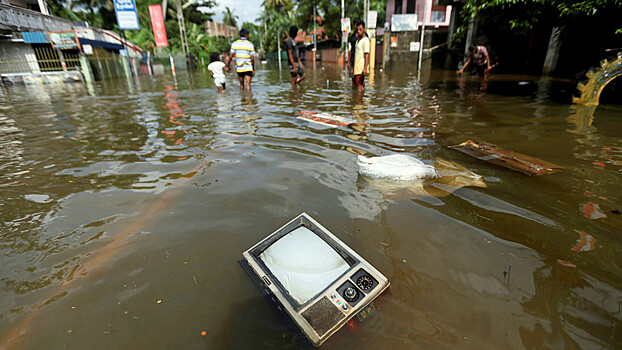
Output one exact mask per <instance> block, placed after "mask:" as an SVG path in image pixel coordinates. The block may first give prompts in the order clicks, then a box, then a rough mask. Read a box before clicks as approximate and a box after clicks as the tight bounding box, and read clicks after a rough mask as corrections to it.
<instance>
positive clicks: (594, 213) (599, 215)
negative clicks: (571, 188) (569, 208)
mask: <svg viewBox="0 0 622 350" xmlns="http://www.w3.org/2000/svg"><path fill="white" fill-rule="evenodd" d="M579 209H580V210H581V212H582V213H583V216H585V217H586V218H588V219H592V220H596V219H604V218H606V217H607V215H606V214H605V213H604V212H603V211H602V210H600V207H599V206H598V204H596V203H594V202H586V203H581V204H580V205H579Z"/></svg>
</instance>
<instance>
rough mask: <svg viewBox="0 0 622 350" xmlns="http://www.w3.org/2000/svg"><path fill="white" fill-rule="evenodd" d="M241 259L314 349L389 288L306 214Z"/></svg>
mask: <svg viewBox="0 0 622 350" xmlns="http://www.w3.org/2000/svg"><path fill="white" fill-rule="evenodd" d="M243 256H244V260H243V261H242V262H243V263H244V262H245V263H246V264H247V266H248V269H247V272H249V276H251V278H253V279H255V280H256V281H259V283H258V284H259V285H260V287H261V288H262V289H263V290H264V292H265V293H267V294H268V295H270V296H271V299H272V301H274V302H276V304H277V307H278V308H279V309H284V310H285V311H286V312H287V314H288V315H289V317H291V319H293V321H294V322H295V323H296V325H297V326H298V327H299V328H300V329H301V330H302V332H303V333H304V334H305V336H306V337H307V338H308V339H309V340H310V341H311V343H313V345H315V346H320V345H321V344H322V343H323V342H325V341H326V340H327V339H328V338H329V337H330V336H331V335H333V334H334V333H335V332H337V331H338V330H339V329H340V328H341V327H342V326H343V325H344V324H346V322H348V320H350V319H351V318H352V317H354V316H355V315H357V314H358V313H359V312H360V311H362V310H364V309H365V308H366V307H367V306H368V305H370V303H371V302H372V301H373V300H374V299H376V297H378V296H379V295H380V294H381V293H382V292H383V291H384V290H385V289H387V287H389V280H388V279H387V278H386V277H385V276H384V275H382V274H381V273H380V272H379V271H378V270H376V269H375V268H374V267H373V266H371V265H370V264H369V263H368V262H367V261H365V260H364V259H363V258H362V257H360V256H359V255H358V254H356V252H354V251H353V250H352V249H350V248H349V247H348V246H346V245H345V244H344V243H343V242H341V241H340V240H339V239H338V238H337V237H335V236H334V235H333V234H332V233H330V232H329V231H328V230H327V229H326V228H324V227H323V226H322V225H320V224H319V223H318V222H317V221H315V220H313V219H312V218H311V217H310V216H309V215H307V214H306V213H302V214H301V215H299V216H298V217H296V218H295V219H293V220H292V221H290V222H289V223H287V224H285V226H283V227H281V228H280V229H278V230H276V231H275V232H273V233H272V234H270V235H269V236H268V237H266V238H264V239H263V240H262V241H261V242H259V243H257V244H256V245H254V246H253V247H252V248H250V249H249V250H247V251H245V252H244V253H243ZM255 275H256V276H255ZM255 277H256V278H255Z"/></svg>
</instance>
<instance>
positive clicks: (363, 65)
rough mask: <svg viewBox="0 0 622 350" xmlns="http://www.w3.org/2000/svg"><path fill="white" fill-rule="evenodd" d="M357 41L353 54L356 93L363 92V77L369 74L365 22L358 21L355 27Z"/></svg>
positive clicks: (367, 39)
mask: <svg viewBox="0 0 622 350" xmlns="http://www.w3.org/2000/svg"><path fill="white" fill-rule="evenodd" d="M356 32H357V35H358V40H357V42H356V50H355V52H354V68H353V69H352V74H353V75H354V85H355V86H356V89H357V90H358V91H363V90H365V76H366V75H367V74H369V46H370V44H369V38H368V37H367V34H366V33H365V22H363V21H360V22H359V23H357V25H356Z"/></svg>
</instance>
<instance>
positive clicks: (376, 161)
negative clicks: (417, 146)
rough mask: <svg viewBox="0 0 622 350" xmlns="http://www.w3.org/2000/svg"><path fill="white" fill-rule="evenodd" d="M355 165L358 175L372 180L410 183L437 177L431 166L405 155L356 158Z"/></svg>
mask: <svg viewBox="0 0 622 350" xmlns="http://www.w3.org/2000/svg"><path fill="white" fill-rule="evenodd" d="M357 164H358V166H359V173H360V174H361V175H364V176H367V177H369V178H372V179H387V180H395V181H410V180H417V179H434V178H437V177H439V175H438V173H437V172H436V169H434V167H433V166H431V165H426V164H424V163H423V162H422V161H420V160H419V159H417V158H415V157H411V156H408V155H405V154H393V155H390V156H384V157H371V158H367V157H365V156H358V160H357Z"/></svg>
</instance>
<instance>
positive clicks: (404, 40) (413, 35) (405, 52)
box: [386, 31, 432, 65]
mask: <svg viewBox="0 0 622 350" xmlns="http://www.w3.org/2000/svg"><path fill="white" fill-rule="evenodd" d="M420 36H421V33H420V32H419V31H412V32H394V33H392V32H389V35H388V37H389V39H390V38H391V37H397V47H390V44H391V41H390V40H389V41H388V42H387V43H386V44H388V45H389V49H388V51H389V55H388V60H387V62H392V63H395V62H399V63H414V64H415V65H416V64H417V61H418V60H419V52H420V51H419V52H412V51H410V43H411V42H419V39H420ZM424 42H425V45H424V47H425V48H430V46H431V43H432V35H431V33H429V32H426V36H425V39H424ZM424 57H425V56H424Z"/></svg>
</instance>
